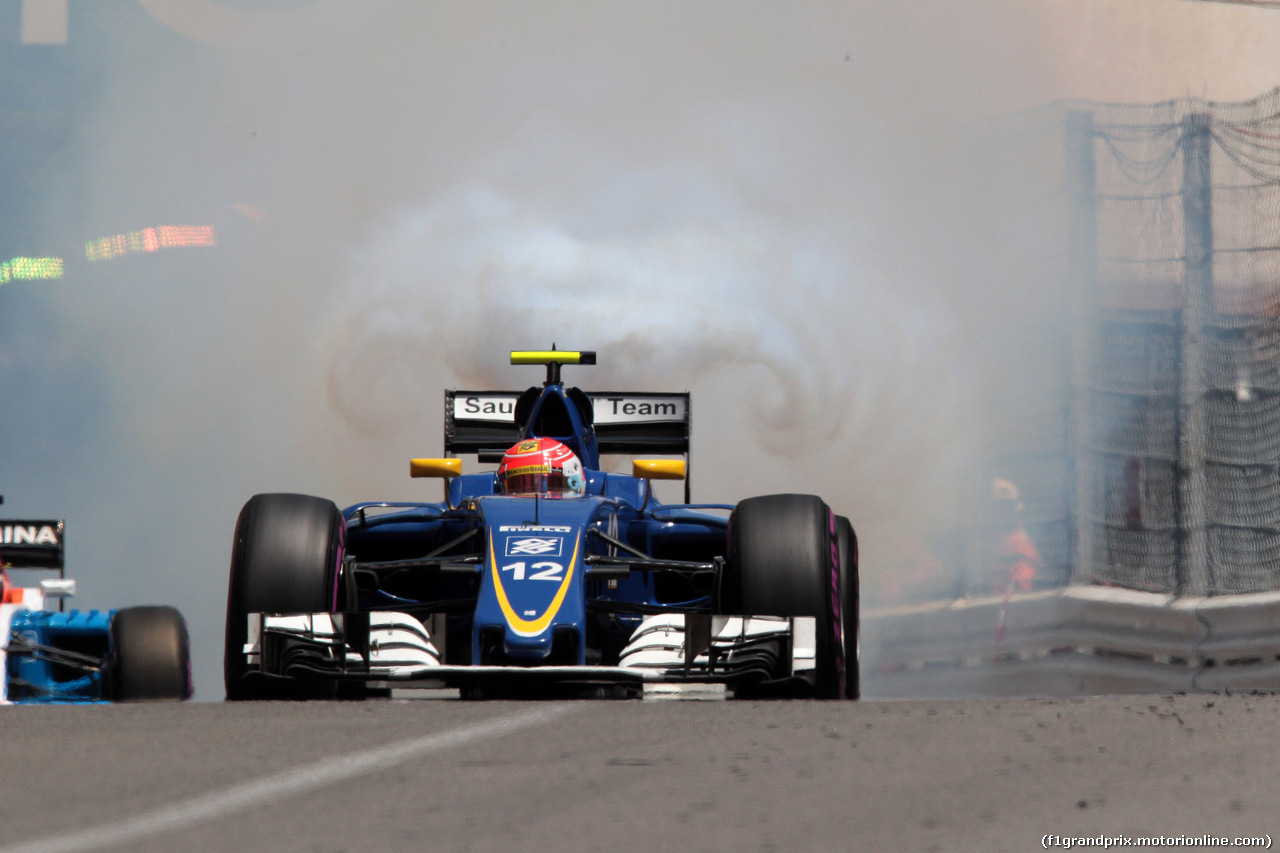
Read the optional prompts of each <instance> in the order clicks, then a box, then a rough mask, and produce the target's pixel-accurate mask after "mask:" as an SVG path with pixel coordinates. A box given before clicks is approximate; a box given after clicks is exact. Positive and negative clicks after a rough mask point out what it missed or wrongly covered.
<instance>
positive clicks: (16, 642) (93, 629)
mask: <svg viewBox="0 0 1280 853" xmlns="http://www.w3.org/2000/svg"><path fill="white" fill-rule="evenodd" d="M115 613H116V611H114V610H110V611H106V612H104V611H99V610H69V611H66V612H56V611H47V610H20V611H18V612H16V613H14V614H13V617H12V619H11V621H10V623H9V644H8V652H7V654H6V656H5V678H6V690H7V698H8V700H9V701H11V702H15V703H20V704H59V703H67V702H106V701H109V697H108V696H107V689H106V681H105V674H106V666H105V663H106V661H107V660H109V659H110V656H111V654H112V649H111V620H112V618H113V617H114V616H115Z"/></svg>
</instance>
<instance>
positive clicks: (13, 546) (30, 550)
mask: <svg viewBox="0 0 1280 853" xmlns="http://www.w3.org/2000/svg"><path fill="white" fill-rule="evenodd" d="M65 531H66V522H64V521H62V520H61V519H42V520H37V521H26V520H23V521H19V520H14V519H0V565H3V567H4V568H6V569H51V570H53V571H56V572H57V573H58V576H59V577H61V576H62V572H63V567H64V561H63V534H64V533H65Z"/></svg>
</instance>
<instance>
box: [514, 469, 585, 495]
mask: <svg viewBox="0 0 1280 853" xmlns="http://www.w3.org/2000/svg"><path fill="white" fill-rule="evenodd" d="M502 492H503V494H507V495H551V496H555V497H561V496H564V495H571V494H574V492H573V491H572V490H571V489H570V488H569V486H568V483H567V482H565V478H564V475H563V474H560V473H557V472H553V473H551V474H514V475H512V476H509V477H506V478H504V479H503V481H502Z"/></svg>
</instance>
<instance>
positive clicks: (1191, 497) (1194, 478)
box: [1178, 112, 1213, 595]
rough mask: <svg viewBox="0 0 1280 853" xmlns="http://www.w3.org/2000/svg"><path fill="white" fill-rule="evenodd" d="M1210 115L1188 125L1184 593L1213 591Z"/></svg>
mask: <svg viewBox="0 0 1280 853" xmlns="http://www.w3.org/2000/svg"><path fill="white" fill-rule="evenodd" d="M1209 122H1210V117H1209V114H1208V113H1203V112H1199V113H1192V114H1190V115H1188V116H1187V117H1186V118H1184V119H1183V122H1182V219H1183V238H1184V243H1185V247H1186V254H1185V256H1184V259H1183V281H1184V284H1183V294H1182V298H1183V302H1182V329H1181V336H1180V342H1179V343H1180V349H1181V353H1180V358H1179V366H1180V368H1181V371H1180V372H1181V375H1180V377H1179V383H1178V481H1179V483H1178V527H1179V532H1180V533H1181V539H1180V547H1179V552H1180V554H1179V556H1180V559H1179V561H1178V587H1179V588H1178V593H1179V594H1180V595H1206V594H1207V593H1208V591H1209V548H1208V532H1207V528H1206V525H1205V510H1206V506H1205V488H1206V484H1205V451H1206V423H1205V356H1204V331H1205V324H1206V323H1207V322H1208V321H1209V319H1210V316H1211V314H1212V311H1213V208H1212V198H1213V196H1212V191H1213V186H1212V182H1211V175H1210V172H1209V144H1210V135H1209V131H1210V127H1209Z"/></svg>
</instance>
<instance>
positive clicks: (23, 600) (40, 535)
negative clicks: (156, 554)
mask: <svg viewBox="0 0 1280 853" xmlns="http://www.w3.org/2000/svg"><path fill="white" fill-rule="evenodd" d="M65 530H66V525H65V523H64V522H63V521H60V520H39V521H15V520H6V521H0V561H2V565H3V567H4V571H3V573H2V574H0V632H3V634H2V636H4V637H7V638H8V640H7V642H6V643H5V646H4V682H3V684H0V704H11V703H13V704H56V703H63V702H72V703H81V702H121V701H124V702H128V701H139V700H182V699H190V698H191V692H192V691H191V650H190V643H189V640H188V636H187V626H186V623H185V622H184V621H183V619H182V615H181V614H180V613H178V611H177V610H175V609H174V608H172V607H165V606H147V607H125V608H121V609H119V610H110V611H105V612H104V611H99V610H65V611H64V610H63V609H62V601H63V600H64V599H66V598H68V597H70V596H72V595H75V591H76V582H75V581H74V580H69V579H68V578H67V577H66V576H65V569H64V560H63V535H64V532H65ZM20 571H21V572H39V573H43V574H47V575H52V574H54V573H56V577H47V578H45V579H44V580H41V581H39V583H38V585H36V586H18V585H17V584H13V583H10V580H9V573H10V572H15V573H17V572H20ZM54 602H57V603H58V604H57V609H54V606H53V605H54Z"/></svg>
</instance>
